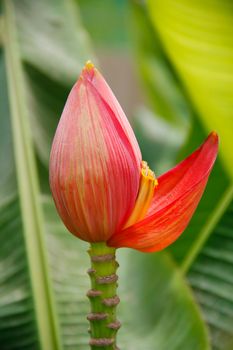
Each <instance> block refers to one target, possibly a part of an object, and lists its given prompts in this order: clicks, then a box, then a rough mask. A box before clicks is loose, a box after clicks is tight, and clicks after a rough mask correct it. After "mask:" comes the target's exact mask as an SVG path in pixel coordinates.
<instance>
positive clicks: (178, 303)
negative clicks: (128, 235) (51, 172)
mask: <svg viewBox="0 0 233 350" xmlns="http://www.w3.org/2000/svg"><path fill="white" fill-rule="evenodd" d="M2 5H3V6H2V9H1V10H2V18H3V26H2V27H1V28H2V38H3V49H2V51H1V52H0V54H1V56H0V73H1V82H2V89H1V91H0V101H1V109H0V112H1V113H0V120H1V138H0V149H1V158H0V160H1V167H0V175H1V176H0V281H1V282H0V344H1V349H4V350H6V349H7V350H10V349H33V350H35V349H43V350H53V349H54V350H55V349H80V350H85V349H88V333H87V328H88V323H87V320H86V314H87V312H88V308H89V306H88V300H87V298H86V296H85V292H86V291H87V289H88V288H89V281H88V277H87V274H86V269H87V268H88V265H89V263H88V259H87V254H86V249H87V244H86V243H82V242H80V241H79V240H78V239H76V238H75V237H73V236H72V235H71V234H69V233H68V232H67V230H66V229H65V228H64V226H63V224H62V223H61V221H60V219H59V218H58V216H57V214H56V211H55V208H54V204H53V202H52V199H51V196H50V195H49V194H42V190H41V186H40V184H41V185H43V186H44V187H43V189H46V190H47V189H48V185H47V186H46V184H47V183H48V156H49V149H50V144H51V141H52V136H53V133H54V128H55V126H56V124H57V122H58V119H59V115H60V114H61V110H62V105H63V103H64V101H65V99H66V96H67V93H68V91H69V89H70V87H71V85H72V83H73V82H74V81H75V79H76V78H77V75H78V73H79V72H80V69H81V66H82V65H83V63H84V61H85V60H87V59H89V58H91V57H93V56H92V55H93V54H92V53H91V51H90V50H89V45H88V44H87V45H86V42H85V40H84V39H85V36H84V35H83V33H84V32H83V29H82V28H81V25H80V21H79V17H78V16H76V12H77V6H76V4H75V3H74V2H72V1H65V0H57V1H55V0H54V1H50V2H47V1H45V0H44V1H40V2H38V1H31V0H22V1H20V2H19V1H16V0H5V1H3V4H2ZM38 169H39V171H38ZM119 261H120V264H122V269H120V276H121V279H120V280H121V285H122V290H120V291H121V293H122V305H121V308H120V313H119V318H120V319H121V321H122V323H123V325H124V327H123V330H122V332H120V333H119V344H120V345H122V346H123V348H127V349H137V348H138V349H142V348H143V349H148V350H149V349H150V350H151V349H155V350H156V349H159V350H161V349H164V350H165V349H167V346H169V348H171V349H180V348H182V349H196V347H197V344H198V347H199V349H200V350H202V349H203V350H206V349H209V344H208V335H207V331H206V327H205V324H204V322H203V320H202V318H201V314H200V311H199V309H198V307H197V305H196V303H195V302H194V300H193V298H192V294H191V292H190V290H189V289H188V287H187V285H186V282H185V280H184V278H183V277H182V276H181V275H180V273H179V271H178V269H177V268H176V266H175V265H174V264H173V263H172V262H171V260H170V259H169V258H168V257H167V256H166V255H163V254H161V255H150V256H149V255H143V254H140V253H131V252H129V251H126V252H122V253H121V255H120V256H119ZM132 267H133V269H132ZM131 278H132V284H130V280H131ZM148 296H149V299H148ZM135 312H136V313H137V317H134V316H135ZM141 313H142V315H143V319H144V320H143V322H142V320H141V316H140V315H141ZM130 315H132V317H129V316H130ZM171 316H172V317H171ZM144 335H145V337H144Z"/></svg>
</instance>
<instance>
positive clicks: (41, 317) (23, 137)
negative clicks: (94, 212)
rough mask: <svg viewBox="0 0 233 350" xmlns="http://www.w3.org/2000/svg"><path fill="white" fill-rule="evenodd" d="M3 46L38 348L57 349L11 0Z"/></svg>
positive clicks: (7, 3)
mask: <svg viewBox="0 0 233 350" xmlns="http://www.w3.org/2000/svg"><path fill="white" fill-rule="evenodd" d="M3 9H4V49H5V57H6V67H7V78H8V90H9V99H10V108H11V124H12V137H13V143H14V145H13V147H14V156H15V162H16V174H17V183H18V191H19V197H20V205H21V213H22V221H23V228H24V230H23V231H24V240H25V245H26V251H27V260H28V265H29V273H30V279H31V285H32V292H33V300H34V304H35V313H36V319H37V324H38V333H39V340H40V344H41V348H43V349H50V350H55V349H61V343H60V339H59V335H58V334H59V333H58V324H57V319H56V315H55V306H54V304H55V303H54V301H53V296H52V292H51V286H50V283H49V276H48V268H47V266H48V263H47V256H46V251H45V242H44V227H43V214H42V208H41V207H40V205H39V186H38V177H37V173H36V165H35V157H34V152H33V146H32V143H31V137H30V129H29V125H28V120H27V108H26V102H25V91H24V89H23V88H24V81H23V71H22V63H21V61H20V57H19V49H18V46H17V39H16V38H17V36H16V27H15V18H14V5H13V3H12V0H4V1H3Z"/></svg>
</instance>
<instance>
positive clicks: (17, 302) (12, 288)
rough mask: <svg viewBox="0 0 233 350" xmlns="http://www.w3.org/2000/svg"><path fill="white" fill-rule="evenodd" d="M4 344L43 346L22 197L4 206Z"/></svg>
mask: <svg viewBox="0 0 233 350" xmlns="http://www.w3.org/2000/svg"><path fill="white" fill-rule="evenodd" d="M0 232H1V234H0V344H1V348H2V349H12V350H13V349H25V350H26V349H27V350H29V349H30V350H32V349H35V350H37V349H39V339H38V329H37V322H36V315H35V308H34V300H33V293H32V290H31V282H30V273H29V269H28V263H27V258H26V256H27V252H26V247H25V242H24V237H23V227H22V219H21V213H20V206H19V201H18V199H17V198H14V199H12V200H11V201H9V202H8V203H7V204H5V205H3V206H1V207H0Z"/></svg>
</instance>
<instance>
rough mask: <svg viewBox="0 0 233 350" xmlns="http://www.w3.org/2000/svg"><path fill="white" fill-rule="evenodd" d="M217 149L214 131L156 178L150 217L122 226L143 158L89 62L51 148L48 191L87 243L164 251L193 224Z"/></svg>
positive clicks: (135, 192)
mask: <svg viewBox="0 0 233 350" xmlns="http://www.w3.org/2000/svg"><path fill="white" fill-rule="evenodd" d="M217 149H218V137H217V134H216V133H211V134H210V135H209V137H208V138H207V140H206V141H205V142H204V144H203V145H202V146H201V147H200V148H199V149H198V150H196V151H195V152H194V153H193V154H192V155H191V156H189V157H188V158H187V159H186V160H184V161H183V162H181V163H180V164H179V165H177V166H176V167H175V168H174V169H172V170H170V171H169V172H167V173H166V174H164V175H162V176H160V177H159V178H158V186H157V187H156V188H155V190H154V196H153V198H152V200H151V203H150V207H149V209H148V211H147V213H146V215H145V217H144V218H142V219H140V221H139V222H136V223H134V224H132V225H131V226H128V227H127V228H125V229H124V226H125V223H126V222H127V220H128V218H129V217H130V214H131V213H132V211H133V208H134V205H135V202H136V198H137V195H138V193H139V191H140V188H139V187H140V173H141V164H142V163H141V153H140V149H139V146H138V143H137V140H136V138H135V136H134V133H133V130H132V129H131V127H130V125H129V123H128V120H127V118H126V116H125V115H124V112H123V111H122V109H121V107H120V105H119V103H118V102H117V100H116V98H115V97H114V95H113V93H112V91H111V89H110V88H109V86H108V85H107V83H106V82H105V80H104V78H103V77H102V76H101V74H100V73H99V72H98V71H97V70H96V68H95V67H94V66H93V65H92V64H91V63H87V64H86V66H85V67H84V69H83V72H82V74H81V77H80V78H79V80H78V81H77V83H76V84H75V85H74V87H73V89H72V90H71V93H70V95H69V97H68V100H67V102H66V105H65V108H64V111H63V113H62V116H61V119H60V122H59V125H58V128H57V131H56V135H55V137H54V141H53V145H52V150H51V157H50V186H51V190H52V194H53V198H54V201H55V204H56V207H57V210H58V212H59V214H60V216H61V218H62V220H63V222H64V224H65V225H66V227H67V228H68V229H69V230H70V232H71V233H73V234H74V235H76V236H77V237H79V238H81V239H83V240H85V241H88V242H100V241H105V242H107V244H108V245H110V246H113V247H116V248H117V247H131V248H134V249H138V250H141V251H144V252H152V251H157V250H161V249H163V248H165V247H166V246H167V245H169V244H171V243H172V242H173V241H174V240H175V239H176V238H177V237H178V236H179V235H180V234H181V233H182V232H183V230H184V229H185V227H186V226H187V224H188V222H189V221H190V219H191V217H192V215H193V213H194V211H195V209H196V207H197V205H198V202H199V200H200V198H201V196H202V193H203V191H204V189H205V186H206V183H207V180H208V176H209V174H210V171H211V169H212V167H213V164H214V161H215V158H216V155H217ZM139 205H141V206H142V209H143V203H139ZM147 206H148V203H147Z"/></svg>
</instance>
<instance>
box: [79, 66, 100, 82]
mask: <svg viewBox="0 0 233 350" xmlns="http://www.w3.org/2000/svg"><path fill="white" fill-rule="evenodd" d="M95 71H96V68H95V66H94V64H93V63H92V62H91V61H87V62H86V64H85V66H84V67H83V70H82V74H81V76H80V78H81V79H87V80H89V81H92V79H93V77H94V75H95Z"/></svg>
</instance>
